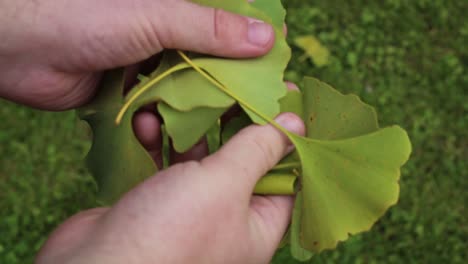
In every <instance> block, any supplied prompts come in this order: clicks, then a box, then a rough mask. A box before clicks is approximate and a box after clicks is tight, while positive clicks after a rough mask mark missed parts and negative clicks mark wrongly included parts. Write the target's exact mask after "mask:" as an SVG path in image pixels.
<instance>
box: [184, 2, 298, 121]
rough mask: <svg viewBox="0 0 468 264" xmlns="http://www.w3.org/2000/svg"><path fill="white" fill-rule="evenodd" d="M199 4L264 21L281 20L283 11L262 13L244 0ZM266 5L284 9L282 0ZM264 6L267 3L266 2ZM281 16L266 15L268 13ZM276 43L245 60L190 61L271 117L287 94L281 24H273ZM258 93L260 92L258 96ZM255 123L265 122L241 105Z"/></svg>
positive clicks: (286, 55)
mask: <svg viewBox="0 0 468 264" xmlns="http://www.w3.org/2000/svg"><path fill="white" fill-rule="evenodd" d="M193 2H196V3H199V4H203V5H208V6H212V7H216V8H222V9H224V10H227V11H230V12H234V13H238V14H241V15H245V16H249V17H253V18H256V19H260V20H263V21H266V22H270V23H273V22H272V21H278V20H281V21H284V14H285V12H284V11H283V12H266V11H265V13H263V12H261V11H259V10H258V9H256V8H255V7H254V6H253V5H251V4H249V3H248V2H247V1H245V0H232V1H221V0H218V1H213V0H196V1H193ZM270 2H271V3H270V5H269V6H268V7H269V8H271V9H272V10H279V9H281V10H284V9H283V7H282V6H281V1H270ZM265 7H266V6H265ZM266 14H271V15H277V16H280V15H281V16H282V17H281V18H280V17H275V18H269V17H268V15H266ZM274 29H275V34H276V38H275V44H274V47H273V48H272V50H271V51H270V52H269V53H268V54H266V55H264V56H263V57H260V58H253V59H244V60H228V59H223V58H196V59H193V62H194V63H195V64H197V65H198V66H199V67H200V68H202V69H204V70H205V71H207V72H208V73H209V74H210V75H211V76H215V79H216V80H217V81H219V82H220V83H222V84H223V85H224V86H226V87H227V88H228V89H233V90H232V92H234V93H235V94H236V95H237V96H239V97H240V98H241V99H242V100H244V101H245V102H248V103H249V104H252V105H255V106H256V107H257V108H258V110H259V111H260V112H262V113H263V114H265V115H266V116H268V117H270V118H274V117H275V116H276V115H277V114H278V113H279V112H280V107H279V103H278V100H279V99H280V98H282V97H283V96H284V95H285V94H286V85H285V84H284V82H283V73H284V70H285V69H286V66H287V64H288V62H289V59H290V56H291V51H290V48H289V46H288V44H287V43H286V39H285V36H284V34H283V33H282V31H283V24H281V26H279V25H274ZM259 95H261V96H259ZM244 110H245V111H246V112H247V113H248V114H249V116H250V117H251V118H252V120H253V121H254V122H255V123H259V124H265V123H267V122H266V121H265V120H264V119H263V118H260V117H258V116H257V115H256V114H255V113H253V112H251V111H250V110H249V109H246V108H244Z"/></svg>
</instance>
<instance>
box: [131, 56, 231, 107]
mask: <svg viewBox="0 0 468 264" xmlns="http://www.w3.org/2000/svg"><path fill="white" fill-rule="evenodd" d="M173 67H175V68H176V69H178V70H177V71H175V72H174V73H172V74H170V75H168V76H167V77H165V78H164V79H162V80H161V81H159V82H158V83H156V84H154V85H152V86H150V88H149V89H148V90H147V91H146V92H145V93H143V94H141V95H140V96H139V97H138V98H137V99H136V100H135V101H134V102H133V103H132V104H133V105H135V106H136V107H137V108H138V107H141V106H143V105H145V104H148V103H153V102H157V101H163V102H165V103H166V104H168V105H170V106H171V107H172V108H174V109H175V110H178V111H184V112H186V111H190V110H192V109H195V108H200V107H210V108H227V107H229V106H231V105H233V104H234V103H235V101H234V100H233V99H232V98H231V97H229V96H228V95H226V94H225V93H223V92H222V91H219V89H217V88H216V87H215V86H214V85H213V84H211V83H210V82H209V81H207V80H206V79H205V78H203V77H201V76H200V74H199V73H197V72H196V71H194V70H193V69H191V68H189V67H190V66H189V65H187V64H186V63H184V62H183V61H182V60H181V58H180V56H179V55H177V54H176V53H175V52H174V51H166V52H165V53H164V55H163V58H162V61H161V63H160V65H159V67H158V68H157V70H156V71H155V72H154V73H152V75H151V77H150V78H148V79H147V80H146V81H145V82H142V83H141V84H139V85H138V87H136V88H134V89H133V90H132V91H131V92H130V93H129V94H128V95H127V96H126V98H127V101H128V100H129V99H130V98H132V96H133V95H135V94H136V93H137V92H138V90H139V88H140V87H144V86H145V84H146V83H148V82H149V81H150V80H151V79H152V78H154V77H157V76H158V75H160V74H161V73H163V72H166V71H167V70H169V69H171V68H173Z"/></svg>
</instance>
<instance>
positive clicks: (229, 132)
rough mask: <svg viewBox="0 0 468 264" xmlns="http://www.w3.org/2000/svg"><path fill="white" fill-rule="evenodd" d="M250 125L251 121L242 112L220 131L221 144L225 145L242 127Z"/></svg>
mask: <svg viewBox="0 0 468 264" xmlns="http://www.w3.org/2000/svg"><path fill="white" fill-rule="evenodd" d="M250 124H252V121H251V120H250V119H249V117H248V116H247V114H245V113H244V112H242V113H241V114H240V115H239V116H235V117H233V118H231V120H229V122H227V123H226V124H224V126H223V128H222V131H221V142H222V143H223V144H225V143H226V142H228V141H229V139H231V137H233V136H234V135H235V134H236V133H237V132H239V131H240V130H241V129H243V128H244V127H246V126H248V125H250Z"/></svg>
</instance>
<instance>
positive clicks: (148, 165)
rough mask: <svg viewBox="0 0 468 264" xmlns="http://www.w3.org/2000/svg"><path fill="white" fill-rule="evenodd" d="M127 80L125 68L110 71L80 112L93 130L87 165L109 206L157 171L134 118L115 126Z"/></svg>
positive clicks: (99, 194) (81, 116)
mask: <svg viewBox="0 0 468 264" xmlns="http://www.w3.org/2000/svg"><path fill="white" fill-rule="evenodd" d="M123 80H124V70H123V69H117V70H113V71H108V72H106V74H105V75H104V76H103V79H102V81H101V85H100V88H99V90H98V94H96V96H95V97H94V99H93V101H92V102H91V103H90V104H88V105H87V106H85V107H83V108H81V109H79V110H78V115H79V116H80V118H81V119H83V120H85V121H87V122H88V123H89V125H90V126H91V129H92V131H93V145H92V147H91V150H90V151H89V153H88V156H87V164H88V167H89V169H90V171H91V173H92V175H93V176H94V178H95V180H96V182H97V185H98V189H99V193H98V199H99V200H100V202H101V203H103V204H106V205H108V204H111V203H113V202H115V201H116V200H117V199H119V198H120V197H121V196H122V195H123V194H124V193H126V192H127V191H128V190H129V189H130V188H131V187H133V186H135V185H136V184H138V183H140V182H141V181H142V180H144V179H145V178H147V177H148V176H151V175H152V174H154V173H156V171H157V167H156V165H155V164H154V162H153V160H152V159H151V157H150V156H149V154H148V152H147V151H146V150H145V149H144V148H143V147H142V146H141V144H140V143H139V142H138V140H137V139H136V138H135V135H134V133H133V128H132V116H130V115H128V116H126V117H124V119H123V120H122V123H121V124H120V125H119V126H117V125H115V123H114V120H115V116H116V115H117V113H118V111H119V110H120V108H121V107H122V104H123V98H122V94H123V87H124V81H123Z"/></svg>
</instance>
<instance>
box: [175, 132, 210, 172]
mask: <svg viewBox="0 0 468 264" xmlns="http://www.w3.org/2000/svg"><path fill="white" fill-rule="evenodd" d="M208 154H209V149H208V141H207V140H206V138H205V137H204V138H203V139H201V140H200V141H199V142H198V143H197V144H196V145H195V146H193V147H192V148H191V149H190V150H188V151H187V152H184V153H178V152H177V151H175V150H174V148H173V147H171V150H170V154H169V159H170V163H171V165H172V164H176V163H180V162H186V161H191V160H196V161H199V160H202V159H203V158H204V157H206V156H207V155H208Z"/></svg>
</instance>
